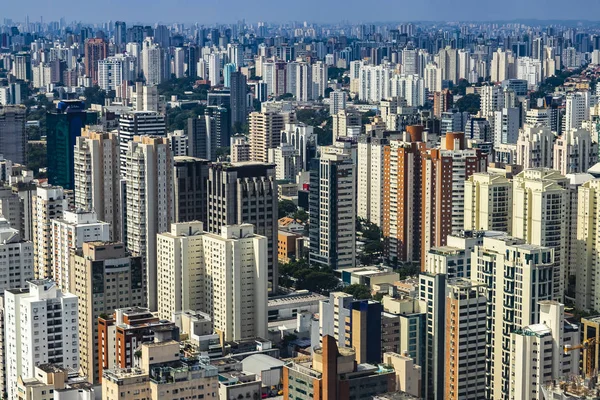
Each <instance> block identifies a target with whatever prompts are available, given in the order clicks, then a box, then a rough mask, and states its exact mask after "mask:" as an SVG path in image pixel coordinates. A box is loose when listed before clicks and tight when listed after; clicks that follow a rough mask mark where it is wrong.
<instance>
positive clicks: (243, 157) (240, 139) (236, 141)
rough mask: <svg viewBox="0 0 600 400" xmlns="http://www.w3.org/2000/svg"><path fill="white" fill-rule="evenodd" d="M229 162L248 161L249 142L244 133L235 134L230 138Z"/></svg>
mask: <svg viewBox="0 0 600 400" xmlns="http://www.w3.org/2000/svg"><path fill="white" fill-rule="evenodd" d="M230 157H231V162H232V163H239V162H246V161H250V143H248V138H247V137H246V136H244V135H235V136H233V137H232V138H231V154H230Z"/></svg>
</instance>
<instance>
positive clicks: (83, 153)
mask: <svg viewBox="0 0 600 400" xmlns="http://www.w3.org/2000/svg"><path fill="white" fill-rule="evenodd" d="M119 153H120V152H119V138H118V136H117V135H116V134H114V133H106V132H94V131H91V130H88V129H86V130H84V131H83V133H82V134H81V137H78V138H77V141H76V143H75V150H74V164H75V208H76V209H81V210H93V211H95V212H96V215H97V216H98V220H100V221H104V222H107V223H109V224H110V238H111V240H113V241H116V240H120V239H121V237H122V224H123V220H122V219H123V218H122V217H123V213H122V208H121V205H122V204H121V203H122V198H121V190H120V186H121V184H120V178H121V176H120V154H119Z"/></svg>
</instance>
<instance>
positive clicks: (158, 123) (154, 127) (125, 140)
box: [119, 111, 167, 177]
mask: <svg viewBox="0 0 600 400" xmlns="http://www.w3.org/2000/svg"><path fill="white" fill-rule="evenodd" d="M134 136H167V125H166V122H165V116H164V115H162V114H159V113H157V112H153V111H132V112H128V113H123V114H121V115H120V116H119V148H120V153H121V156H120V160H121V161H120V162H121V177H125V174H126V170H125V165H126V164H125V163H126V158H125V154H126V152H127V149H128V146H129V142H131V141H132V140H133V137H134Z"/></svg>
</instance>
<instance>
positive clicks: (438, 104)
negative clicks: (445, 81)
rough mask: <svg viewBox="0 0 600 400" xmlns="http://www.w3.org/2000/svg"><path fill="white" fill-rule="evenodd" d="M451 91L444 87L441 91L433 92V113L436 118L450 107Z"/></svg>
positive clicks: (451, 100)
mask: <svg viewBox="0 0 600 400" xmlns="http://www.w3.org/2000/svg"><path fill="white" fill-rule="evenodd" d="M452 102H453V97H452V92H451V91H450V90H448V89H444V90H442V91H441V92H434V93H433V115H435V116H436V117H438V118H441V117H442V113H444V112H446V111H448V110H449V109H451V108H452Z"/></svg>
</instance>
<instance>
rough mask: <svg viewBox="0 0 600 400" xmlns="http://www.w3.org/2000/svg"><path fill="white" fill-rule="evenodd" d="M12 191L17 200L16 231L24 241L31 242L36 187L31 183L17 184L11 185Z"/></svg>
mask: <svg viewBox="0 0 600 400" xmlns="http://www.w3.org/2000/svg"><path fill="white" fill-rule="evenodd" d="M12 190H13V193H14V194H15V195H16V196H17V197H18V199H19V224H18V226H17V229H18V230H19V233H20V234H21V236H22V237H23V239H24V240H29V241H33V236H34V233H33V232H34V230H33V226H34V208H35V201H34V199H35V194H36V191H37V188H36V185H35V184H34V183H32V182H19V183H16V184H14V185H13V187H12ZM11 219H12V218H11ZM9 222H10V220H9Z"/></svg>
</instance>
